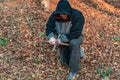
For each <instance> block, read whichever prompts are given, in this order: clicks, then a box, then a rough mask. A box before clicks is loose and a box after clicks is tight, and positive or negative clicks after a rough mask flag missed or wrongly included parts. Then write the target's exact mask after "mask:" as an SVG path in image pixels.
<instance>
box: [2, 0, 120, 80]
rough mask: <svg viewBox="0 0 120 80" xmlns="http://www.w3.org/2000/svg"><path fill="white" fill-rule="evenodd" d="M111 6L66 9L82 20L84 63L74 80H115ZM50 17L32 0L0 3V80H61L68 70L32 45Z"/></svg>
mask: <svg viewBox="0 0 120 80" xmlns="http://www.w3.org/2000/svg"><path fill="white" fill-rule="evenodd" d="M75 1H77V0H75ZM107 1H108V2H107ZM111 1H112V0H111ZM113 1H114V0H113ZM117 3H119V1H118V2H117V0H116V2H115V1H114V2H113V3H110V2H109V0H105V1H104V0H79V1H78V2H77V4H76V3H75V2H73V3H72V6H73V7H74V8H76V9H79V10H80V11H81V12H82V13H83V15H84V16H85V25H84V36H85V40H84V42H83V44H82V47H84V50H85V53H86V58H85V59H81V60H80V67H79V68H80V70H79V75H78V76H77V78H76V80H120V6H119V4H117ZM50 14H51V12H46V11H44V10H42V9H41V8H40V7H38V6H37V5H36V4H35V3H34V2H33V0H0V80H65V78H66V75H67V74H68V73H69V72H68V68H67V67H62V66H61V65H60V62H59V60H58V59H57V58H56V51H55V52H52V47H53V46H51V45H49V44H44V43H40V42H37V38H38V37H41V35H42V34H43V33H45V28H46V21H47V19H48V18H49V16H50ZM42 39H45V36H44V35H43V36H42ZM85 43H87V44H85Z"/></svg>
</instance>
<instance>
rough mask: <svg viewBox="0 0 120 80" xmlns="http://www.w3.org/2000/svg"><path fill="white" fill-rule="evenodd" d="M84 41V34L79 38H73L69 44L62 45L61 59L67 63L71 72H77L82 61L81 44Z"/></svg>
mask: <svg viewBox="0 0 120 80" xmlns="http://www.w3.org/2000/svg"><path fill="white" fill-rule="evenodd" d="M82 41H83V36H80V37H79V38H78V39H72V40H71V41H70V42H69V46H60V47H59V51H60V61H61V64H62V65H65V64H67V65H68V66H69V69H70V72H73V73H77V72H78V70H79V62H80V56H81V55H80V44H81V43H82Z"/></svg>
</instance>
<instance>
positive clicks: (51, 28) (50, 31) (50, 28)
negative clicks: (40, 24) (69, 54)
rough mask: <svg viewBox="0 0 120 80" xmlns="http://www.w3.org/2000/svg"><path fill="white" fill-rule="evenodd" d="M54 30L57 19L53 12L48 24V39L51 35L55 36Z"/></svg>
mask: <svg viewBox="0 0 120 80" xmlns="http://www.w3.org/2000/svg"><path fill="white" fill-rule="evenodd" d="M54 32H55V19H54V13H52V14H51V16H50V17H49V19H48V21H47V24H46V36H47V38H48V40H49V39H50V38H51V37H54Z"/></svg>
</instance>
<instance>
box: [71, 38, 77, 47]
mask: <svg viewBox="0 0 120 80" xmlns="http://www.w3.org/2000/svg"><path fill="white" fill-rule="evenodd" d="M77 45H79V42H78V41H77V40H76V39H73V40H71V41H70V46H77Z"/></svg>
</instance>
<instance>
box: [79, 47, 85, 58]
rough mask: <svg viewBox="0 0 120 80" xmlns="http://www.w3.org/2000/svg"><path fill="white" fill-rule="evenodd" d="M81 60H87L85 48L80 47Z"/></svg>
mask: <svg viewBox="0 0 120 80" xmlns="http://www.w3.org/2000/svg"><path fill="white" fill-rule="evenodd" d="M80 54H81V59H83V58H85V53H84V48H83V47H80Z"/></svg>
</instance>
